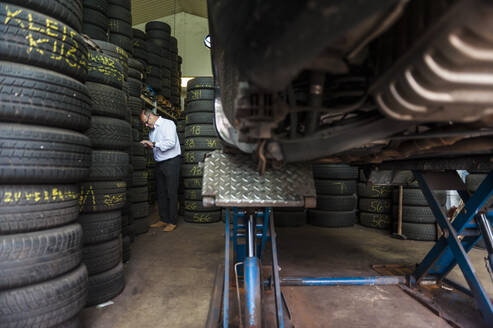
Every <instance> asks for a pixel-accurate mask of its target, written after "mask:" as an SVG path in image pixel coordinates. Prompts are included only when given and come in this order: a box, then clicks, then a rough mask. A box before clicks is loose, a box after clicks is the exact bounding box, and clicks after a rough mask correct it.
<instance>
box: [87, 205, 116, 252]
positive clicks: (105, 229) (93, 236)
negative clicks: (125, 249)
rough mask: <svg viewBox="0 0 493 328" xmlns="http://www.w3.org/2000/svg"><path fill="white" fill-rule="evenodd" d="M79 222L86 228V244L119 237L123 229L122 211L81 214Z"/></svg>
mask: <svg viewBox="0 0 493 328" xmlns="http://www.w3.org/2000/svg"><path fill="white" fill-rule="evenodd" d="M79 223H80V224H81V225H82V229H83V230H84V238H83V241H84V244H86V245H87V244H96V243H102V242H104V241H108V240H112V239H115V238H118V236H119V235H120V232H121V231H122V215H121V211H119V210H117V211H109V212H103V213H90V214H81V215H80V217H79Z"/></svg>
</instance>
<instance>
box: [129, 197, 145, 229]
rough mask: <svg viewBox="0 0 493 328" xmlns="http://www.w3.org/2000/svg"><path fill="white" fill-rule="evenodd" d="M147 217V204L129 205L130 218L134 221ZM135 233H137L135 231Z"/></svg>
mask: <svg viewBox="0 0 493 328" xmlns="http://www.w3.org/2000/svg"><path fill="white" fill-rule="evenodd" d="M148 215H149V204H148V203H147V202H142V203H133V204H130V216H131V217H132V218H133V219H134V220H136V219H140V218H144V217H147V216H148ZM134 223H135V221H134ZM135 232H137V230H135Z"/></svg>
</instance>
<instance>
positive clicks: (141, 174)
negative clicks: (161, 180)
mask: <svg viewBox="0 0 493 328" xmlns="http://www.w3.org/2000/svg"><path fill="white" fill-rule="evenodd" d="M146 185H147V171H145V170H142V171H134V172H133V174H132V187H139V186H146Z"/></svg>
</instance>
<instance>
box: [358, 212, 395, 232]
mask: <svg viewBox="0 0 493 328" xmlns="http://www.w3.org/2000/svg"><path fill="white" fill-rule="evenodd" d="M359 222H360V223H361V225H363V226H365V227H369V228H376V229H385V230H389V229H390V226H391V223H392V217H391V216H390V215H388V214H382V213H367V212H360V213H359Z"/></svg>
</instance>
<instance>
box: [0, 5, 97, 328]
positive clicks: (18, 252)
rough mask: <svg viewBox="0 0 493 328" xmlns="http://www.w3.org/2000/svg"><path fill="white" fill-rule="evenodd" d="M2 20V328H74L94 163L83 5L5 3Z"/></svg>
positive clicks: (83, 287)
mask: <svg viewBox="0 0 493 328" xmlns="http://www.w3.org/2000/svg"><path fill="white" fill-rule="evenodd" d="M22 6H24V7H22ZM0 19H1V21H2V24H1V25H0V57H1V58H2V63H1V65H0V79H1V81H2V87H1V88H0V99H1V106H0V145H1V146H0V304H1V305H0V326H2V327H61V326H63V327H68V326H71V327H72V326H77V325H78V313H79V312H80V310H81V309H82V308H83V307H84V305H85V303H86V297H87V279H88V278H87V269H86V266H85V265H84V264H83V263H82V262H81V260H82V235H83V234H82V227H81V226H80V224H79V223H77V218H78V216H79V202H78V200H79V186H78V183H79V182H80V181H83V180H84V179H85V178H86V177H87V175H88V174H89V166H90V163H91V145H90V140H89V138H87V137H86V136H85V135H84V134H82V132H83V131H84V130H85V129H87V128H88V127H89V123H90V106H91V102H90V97H89V93H88V90H87V88H86V86H85V85H84V82H85V79H86V76H87V64H86V63H87V48H86V46H85V43H84V40H83V39H82V37H81V36H80V34H79V32H80V31H81V26H82V7H81V2H80V1H76V0H66V1H63V2H61V1H60V2H56V1H50V2H48V1H25V0H24V1H21V0H19V1H13V0H11V1H8V3H5V2H0ZM28 26H29V28H28ZM32 40H43V42H38V43H34V44H33V42H32ZM55 44H56V45H57V46H56V47H55V46H54V45H55ZM59 46H62V47H64V48H65V49H72V50H71V51H70V52H62V51H61V49H60V47H59Z"/></svg>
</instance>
